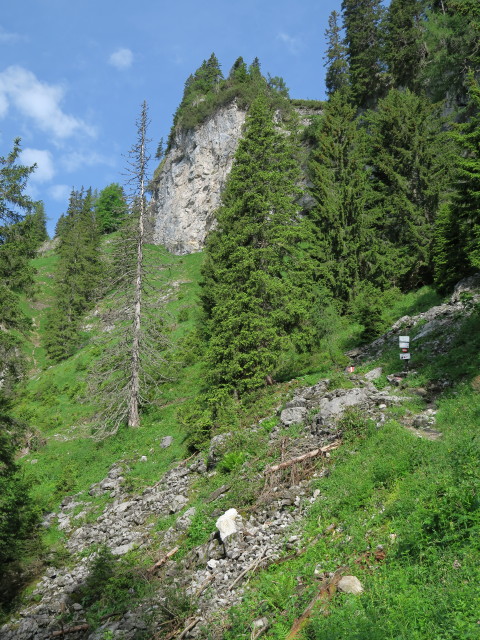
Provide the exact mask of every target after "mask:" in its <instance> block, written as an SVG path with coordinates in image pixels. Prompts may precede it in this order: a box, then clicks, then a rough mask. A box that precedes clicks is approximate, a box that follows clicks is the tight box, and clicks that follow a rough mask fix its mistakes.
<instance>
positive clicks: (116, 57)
mask: <svg viewBox="0 0 480 640" xmlns="http://www.w3.org/2000/svg"><path fill="white" fill-rule="evenodd" d="M108 62H109V64H111V65H112V66H113V67H116V68H117V69H120V71H123V69H129V68H130V67H131V66H132V63H133V53H132V52H131V51H130V49H117V50H116V51H114V52H113V53H112V55H111V56H110V57H109V59H108Z"/></svg>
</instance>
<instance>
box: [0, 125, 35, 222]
mask: <svg viewBox="0 0 480 640" xmlns="http://www.w3.org/2000/svg"><path fill="white" fill-rule="evenodd" d="M20 152H21V147H20V138H16V139H15V141H14V143H13V149H12V150H11V151H10V153H9V154H8V155H6V156H0V225H2V226H4V225H9V224H12V223H14V222H18V221H19V220H21V219H22V218H23V215H25V213H28V212H30V211H32V209H33V206H34V203H33V201H32V199H31V198H30V197H29V196H27V195H26V193H25V187H26V185H27V181H28V177H29V176H30V174H31V173H32V172H33V171H35V165H33V166H31V167H26V166H23V165H21V164H19V163H18V162H17V161H18V156H19V155H20Z"/></svg>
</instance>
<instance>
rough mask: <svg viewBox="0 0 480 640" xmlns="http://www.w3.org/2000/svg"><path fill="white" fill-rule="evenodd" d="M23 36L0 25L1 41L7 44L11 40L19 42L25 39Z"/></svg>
mask: <svg viewBox="0 0 480 640" xmlns="http://www.w3.org/2000/svg"><path fill="white" fill-rule="evenodd" d="M23 39H24V38H22V36H20V35H18V33H9V32H8V31H7V30H6V29H4V28H3V27H2V26H0V42H3V43H5V44H9V43H11V42H18V41H19V40H23Z"/></svg>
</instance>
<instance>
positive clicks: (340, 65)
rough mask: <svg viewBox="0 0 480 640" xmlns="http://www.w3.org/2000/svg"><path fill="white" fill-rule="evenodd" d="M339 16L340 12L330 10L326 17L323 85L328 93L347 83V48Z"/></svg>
mask: <svg viewBox="0 0 480 640" xmlns="http://www.w3.org/2000/svg"><path fill="white" fill-rule="evenodd" d="M339 18H340V14H339V13H337V11H332V13H331V14H330V16H329V18H328V29H327V30H326V31H325V36H326V38H327V53H326V56H325V59H326V62H325V66H326V67H327V75H326V77H325V86H326V87H327V94H328V95H332V94H333V93H334V92H335V91H338V90H342V89H345V88H346V87H347V85H348V62H347V48H346V46H345V43H344V41H343V38H342V34H341V31H342V27H341V25H340V24H339Z"/></svg>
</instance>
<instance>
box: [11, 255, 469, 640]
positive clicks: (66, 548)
mask: <svg viewBox="0 0 480 640" xmlns="http://www.w3.org/2000/svg"><path fill="white" fill-rule="evenodd" d="M164 259H168V260H170V261H171V262H170V264H171V267H170V268H171V269H172V270H176V273H175V279H174V281H176V282H177V283H178V289H177V290H176V292H173V294H172V311H174V312H175V313H176V314H179V313H180V311H181V309H182V308H184V309H185V308H186V309H188V310H189V312H190V313H192V312H193V305H192V298H191V293H187V291H189V292H193V291H194V290H195V282H190V283H187V282H185V280H188V279H193V280H195V279H196V278H197V277H198V271H197V269H198V264H199V260H201V255H200V254H197V255H196V256H188V257H185V258H182V259H177V258H166V257H165V256H164ZM44 260H45V259H44ZM45 264H46V265H48V260H47V261H46V262H45ZM180 281H183V284H180ZM182 291H185V293H187V295H186V297H183V298H182ZM184 296H185V294H184ZM479 297H480V293H479V290H478V281H476V280H471V281H469V282H466V283H463V284H462V285H461V287H459V288H457V290H456V292H455V293H454V296H453V298H452V300H451V301H450V302H449V303H446V304H444V305H440V306H438V305H437V307H436V308H434V309H432V310H426V309H425V303H423V312H422V313H420V315H418V305H420V308H421V309H422V298H427V299H428V296H427V295H426V292H425V291H422V292H420V293H419V294H418V295H417V296H416V297H413V299H412V296H410V298H407V297H406V298H405V299H404V301H403V309H402V310H401V311H400V313H401V315H402V317H401V319H400V320H399V321H398V322H397V323H396V324H395V325H394V326H393V327H392V330H391V331H390V332H388V333H387V334H385V336H383V337H382V338H381V339H379V340H377V341H375V342H374V343H373V344H372V345H371V346H369V347H367V348H366V349H363V348H362V349H357V350H355V351H352V352H350V356H351V357H353V358H355V360H356V366H357V370H356V373H353V374H347V375H346V374H343V373H342V372H341V370H340V369H339V367H338V366H336V367H335V366H332V365H329V366H330V371H328V369H327V370H326V369H325V368H323V369H322V371H320V372H317V373H311V374H309V375H307V376H304V377H303V379H295V380H292V381H290V382H288V383H284V384H278V385H276V386H275V387H273V388H270V389H267V391H266V394H265V395H264V396H263V398H262V397H259V402H258V404H257V405H256V406H255V407H253V409H252V411H251V412H250V414H249V415H245V416H244V417H243V419H242V422H241V425H240V428H236V429H235V430H232V431H231V432H227V433H222V434H218V435H216V436H215V437H214V438H213V439H212V440H211V442H210V445H209V448H208V450H206V451H204V452H201V453H199V454H196V455H194V456H192V457H190V458H188V457H187V454H186V453H185V449H184V446H183V445H182V443H181V439H182V427H180V426H179V425H178V423H176V418H175V409H176V408H177V407H178V405H179V404H181V403H182V400H184V398H185V395H190V394H193V393H194V392H195V385H196V384H198V381H196V380H195V375H196V374H197V372H196V369H195V364H194V363H193V364H192V365H190V368H189V367H186V369H185V370H184V371H183V373H182V374H181V376H180V377H179V380H178V382H176V383H174V384H172V385H171V388H170V389H169V390H168V392H166V393H165V395H164V397H163V398H162V402H161V403H160V404H161V406H159V407H156V408H155V409H154V411H153V412H152V413H151V414H150V415H149V416H147V420H146V422H145V425H144V427H143V428H142V429H141V430H130V431H125V432H122V433H121V434H119V436H117V437H116V438H114V439H111V440H109V441H104V442H103V443H97V444H96V443H95V442H94V441H93V440H92V439H91V438H89V434H88V430H86V429H85V428H78V425H79V424H81V423H79V421H78V418H79V417H80V416H79V415H78V414H76V415H75V417H74V421H73V420H72V418H73V414H71V415H68V414H67V413H65V412H66V411H67V409H66V408H65V409H63V410H62V409H61V406H64V407H66V406H67V403H66V402H65V401H64V400H62V397H63V398H65V397H70V402H69V406H70V407H72V406H76V405H75V402H74V399H75V396H76V394H77V393H78V385H79V384H80V385H81V377H82V375H83V374H82V370H84V367H85V364H86V360H88V359H90V360H91V359H92V358H94V357H95V354H94V353H92V352H90V353H89V352H88V349H89V348H92V347H88V345H87V346H86V347H85V349H84V350H83V352H80V354H78V355H77V356H75V357H74V358H72V359H71V360H70V361H67V362H66V363H64V364H63V365H59V366H57V367H56V368H53V370H52V369H49V371H48V378H47V377H46V376H45V374H41V373H40V375H39V372H38V371H37V372H36V376H35V378H36V379H35V378H34V379H32V380H31V382H30V383H29V385H28V386H27V390H26V392H25V395H24V401H23V404H20V405H19V407H20V408H19V411H21V412H24V413H25V412H27V411H28V410H29V411H31V412H32V411H33V408H32V407H33V406H35V405H36V407H35V412H36V413H35V417H36V424H37V426H38V427H39V432H40V433H41V435H42V437H43V438H45V439H46V441H47V444H46V445H45V446H43V447H40V448H38V449H37V450H36V451H32V452H30V453H29V454H28V455H27V456H26V457H25V458H24V463H25V469H26V471H28V473H29V475H30V476H32V477H35V478H36V482H37V483H39V484H37V491H38V497H39V499H40V500H42V504H43V506H44V507H46V508H48V507H49V506H50V507H51V508H52V507H53V511H51V513H50V514H49V515H48V516H47V517H46V518H45V522H44V527H45V528H46V534H45V535H46V538H47V542H49V544H50V547H49V550H48V551H47V552H46V553H44V555H43V566H42V567H41V568H40V569H38V575H37V578H36V581H35V583H34V584H32V586H31V588H30V589H29V590H28V592H27V593H26V594H25V599H24V603H23V606H22V609H21V611H20V617H18V616H17V617H16V618H14V619H13V620H12V621H10V622H9V623H8V624H6V625H4V626H3V627H1V629H0V637H2V638H5V640H33V639H35V640H43V639H46V638H50V637H62V636H63V635H65V634H67V633H68V636H66V637H69V638H73V639H74V640H75V639H78V640H80V639H87V638H88V639H89V640H93V639H95V640H101V639H103V640H105V639H106V638H153V637H154V638H174V637H200V638H212V639H213V638H215V639H216V638H218V639H220V638H228V639H233V638H251V637H255V638H258V637H260V635H262V637H265V638H271V639H273V638H278V639H280V638H286V637H288V638H301V637H304V638H322V639H323V638H325V640H326V639H327V638H329V639H330V638H342V639H343V638H347V639H348V638H352V639H353V638H382V640H383V639H384V638H392V640H393V638H402V639H403V638H405V640H406V639H407V638H409V639H410V638H422V639H425V640H427V639H431V638H433V637H439V638H440V637H441V638H452V639H453V638H474V637H476V636H475V634H476V633H477V632H478V623H477V620H478V609H477V608H476V604H475V602H476V600H475V597H476V596H478V595H480V594H479V593H478V584H479V581H478V578H479V577H480V576H479V573H478V565H477V563H476V561H475V558H476V557H477V555H476V554H477V553H478V532H479V527H480V517H479V514H480V502H479V497H478V481H479V479H480V478H479V477H478V473H479V464H478V462H479V449H480V445H479V432H478V424H479V415H480V401H479V395H478V392H479V389H480V383H479V381H478V378H479V372H480V362H479V356H478V353H479V346H480V345H479V344H478V342H479V335H480V332H479V328H480V326H479V325H480V315H479V307H478V301H479ZM412 302H413V303H414V305H416V306H417V312H415V311H413V312H412V311H409V309H408V305H409V304H410V306H411V303H412ZM36 306H37V307H41V306H42V305H41V304H38V302H37V303H36ZM35 313H36V314H39V315H37V325H38V326H40V327H41V326H42V322H41V308H37V309H36V310H35ZM406 313H408V316H407V315H405V314H406ZM96 317H97V316H95V315H94V319H95V318H96ZM177 317H178V315H177ZM182 317H183V316H182ZM182 324H183V323H182V322H180V323H179V324H178V326H177V330H180V332H181V333H182V332H183V331H184V328H182V327H181V325H182ZM91 330H92V328H90V329H88V330H87V331H91ZM355 332H357V333H358V329H357V328H355V327H353V326H352V327H351V329H350V335H351V336H354V335H355ZM405 333H407V334H409V335H410V336H411V340H412V354H413V355H412V367H411V370H410V372H409V373H408V374H406V373H401V372H399V368H400V366H399V359H398V346H397V343H398V336H399V335H403V334H405ZM333 339H337V340H338V338H334V337H332V338H331V340H333ZM344 344H345V343H344ZM352 344H353V343H352V341H350V347H351V346H352ZM193 360H194V358H193ZM38 361H39V358H37V362H38ZM82 362H83V364H82ZM378 367H381V370H380V369H379V368H378ZM326 373H327V374H328V378H327V379H326V378H325V374H326ZM60 380H62V381H63V386H61V385H60ZM46 385H47V386H48V390H47V388H46ZM75 385H76V386H75ZM305 385H307V386H305ZM47 391H48V392H47ZM62 411H63V412H62ZM82 411H85V415H87V414H88V407H87V408H86V409H85V407H84V409H82ZM54 416H57V418H56V424H55V425H51V424H49V420H51V419H52V418H53V417H54ZM34 423H35V422H34ZM52 426H53V427H54V428H52ZM433 432H434V433H435V438H432V437H431V436H432V433H433ZM67 458H68V463H66V459H67ZM183 458H186V459H184V460H183ZM179 461H180V462H179ZM87 467H88V468H87ZM52 492H53V496H52V495H50V496H48V497H47V495H46V494H47V493H50V494H51V493H52ZM62 497H63V499H62ZM60 502H61V504H60V506H59V507H58V505H59V503H60ZM232 509H234V510H235V511H234V512H232ZM343 575H345V576H347V575H352V576H354V577H356V578H357V580H359V581H360V583H361V588H362V589H363V593H362V594H359V593H357V594H355V593H348V586H346V584H347V583H350V584H352V583H353V584H354V585H355V584H357V583H356V582H355V581H353V580H350V581H346V582H345V581H344V582H343V583H340V584H339V582H340V578H341V577H342V576H343ZM342 584H343V586H342ZM439 584H440V585H441V588H440V589H439V588H438V585H439ZM337 587H338V588H337ZM357 588H358V584H357ZM339 589H340V590H339ZM344 590H347V592H345V591H344ZM309 603H310V604H311V605H312V606H311V607H309ZM232 605H233V609H231V611H230V612H229V614H228V615H226V613H225V612H226V610H227V609H229V608H230V607H232ZM302 612H305V615H304V616H303V618H302V617H301V614H302ZM327 616H328V617H327ZM295 621H296V622H295ZM302 634H303V635H302Z"/></svg>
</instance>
